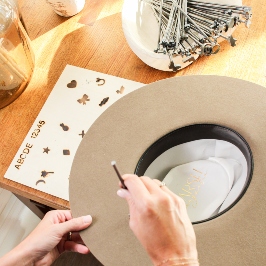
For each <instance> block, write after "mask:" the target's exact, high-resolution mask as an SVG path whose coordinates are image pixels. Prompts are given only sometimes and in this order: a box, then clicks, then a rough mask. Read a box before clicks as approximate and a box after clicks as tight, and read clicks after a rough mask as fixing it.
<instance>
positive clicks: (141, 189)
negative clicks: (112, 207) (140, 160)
mask: <svg viewBox="0 0 266 266" xmlns="http://www.w3.org/2000/svg"><path fill="white" fill-rule="evenodd" d="M122 178H123V179H124V181H125V184H126V186H127V189H128V191H129V193H130V194H131V196H132V198H133V199H134V201H139V200H141V201H143V198H145V197H147V196H149V195H150V193H149V191H148V189H147V188H146V186H145V184H144V183H143V182H142V181H141V179H140V178H139V177H138V176H137V175H132V174H125V175H123V176H122Z"/></svg>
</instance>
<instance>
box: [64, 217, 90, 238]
mask: <svg viewBox="0 0 266 266" xmlns="http://www.w3.org/2000/svg"><path fill="white" fill-rule="evenodd" d="M91 223H92V217H91V216H90V215H87V216H81V217H77V218H73V219H71V220H69V221H66V222H64V223H61V224H60V226H61V230H62V233H63V235H64V234H66V233H68V232H71V231H74V232H78V231H80V230H83V229H85V228H87V227H88V226H89V225H90V224H91Z"/></svg>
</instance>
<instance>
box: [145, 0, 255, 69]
mask: <svg viewBox="0 0 266 266" xmlns="http://www.w3.org/2000/svg"><path fill="white" fill-rule="evenodd" d="M142 1H143V2H145V3H146V4H148V5H150V7H151V8H152V10H153V13H154V15H155V17H156V20H157V21H158V25H159V36H158V46H157V48H156V49H155V52H156V53H164V54H168V56H169V59H170V65H169V69H172V70H173V71H177V70H178V69H181V68H182V66H181V65H175V63H174V61H173V57H175V56H182V58H183V60H182V62H183V63H186V62H193V61H195V57H194V56H193V55H197V56H198V55H200V56H203V55H211V54H216V53H218V52H219V50H220V45H219V43H218V38H223V39H226V40H227V41H228V42H229V43H230V44H231V46H235V45H236V39H234V38H233V36H232V34H230V30H231V29H232V28H234V27H236V26H237V25H239V24H240V23H244V24H245V25H246V27H249V26H250V24H251V17H252V12H251V8H250V7H247V6H236V5H224V4H216V3H209V2H201V1H197V0H142Z"/></svg>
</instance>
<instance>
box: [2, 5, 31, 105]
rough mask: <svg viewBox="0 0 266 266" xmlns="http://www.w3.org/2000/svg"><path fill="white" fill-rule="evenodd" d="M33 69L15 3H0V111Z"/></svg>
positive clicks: (28, 79) (9, 101)
mask: <svg viewBox="0 0 266 266" xmlns="http://www.w3.org/2000/svg"><path fill="white" fill-rule="evenodd" d="M33 69H34V55H33V52H32V50H31V47H30V40H29V37H28V35H27V33H26V31H25V29H24V28H23V26H22V24H21V21H20V19H19V14H18V11H17V8H16V6H15V5H14V3H12V2H9V0H0V108H3V107H5V106H7V105H8V104H10V103H12V102H13V101H14V100H15V99H17V97H18V96H19V95H20V94H21V93H22V92H23V91H24V90H25V89H26V87H27V85H28V83H29V81H30V78H31V76H32V73H33Z"/></svg>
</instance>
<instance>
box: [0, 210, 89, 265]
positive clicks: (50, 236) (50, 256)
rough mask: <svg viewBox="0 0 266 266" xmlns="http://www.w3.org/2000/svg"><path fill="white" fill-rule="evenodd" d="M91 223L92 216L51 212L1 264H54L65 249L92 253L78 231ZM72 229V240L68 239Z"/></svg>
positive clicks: (57, 211)
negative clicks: (73, 215) (74, 216)
mask: <svg viewBox="0 0 266 266" xmlns="http://www.w3.org/2000/svg"><path fill="white" fill-rule="evenodd" d="M91 222H92V218H91V216H90V215H87V216H83V217H78V218H72V215H71V212H70V211H67V210H65V211H59V210H56V211H50V212H48V213H47V214H46V215H45V216H44V218H43V219H42V221H41V222H40V223H39V224H38V226H37V227H36V228H35V229H34V230H33V231H32V233H31V234H30V235H29V236H28V237H27V238H26V239H25V240H23V241H22V242H21V243H20V244H19V245H18V246H17V247H16V248H15V249H14V250H12V251H11V252H10V253H8V254H7V255H5V256H4V257H3V260H2V261H1V259H0V261H1V262H2V263H3V264H1V265H35V266H41V265H51V264H52V263H53V261H54V260H55V259H56V258H57V257H58V256H59V254H61V253H62V252H64V251H66V250H68V251H75V252H79V253H82V254H87V253H89V249H88V248H87V247H86V246H85V245H84V243H83V241H82V239H81V237H80V236H79V234H78V231H80V230H83V229H85V228H87V227H88V226H89V225H90V224H91ZM69 232H72V235H71V239H67V235H68V233H69Z"/></svg>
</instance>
